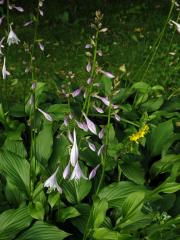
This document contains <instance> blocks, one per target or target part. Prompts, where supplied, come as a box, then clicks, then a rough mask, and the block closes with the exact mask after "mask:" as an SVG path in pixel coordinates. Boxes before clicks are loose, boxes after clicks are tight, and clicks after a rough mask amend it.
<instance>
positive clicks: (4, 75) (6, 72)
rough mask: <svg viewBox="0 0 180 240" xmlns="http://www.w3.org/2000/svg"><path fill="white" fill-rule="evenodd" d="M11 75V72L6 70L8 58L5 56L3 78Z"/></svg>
mask: <svg viewBox="0 0 180 240" xmlns="http://www.w3.org/2000/svg"><path fill="white" fill-rule="evenodd" d="M9 75H10V73H9V72H8V71H7V70H6V58H5V57H4V63H3V68H2V76H3V79H6V77H7V76H9Z"/></svg>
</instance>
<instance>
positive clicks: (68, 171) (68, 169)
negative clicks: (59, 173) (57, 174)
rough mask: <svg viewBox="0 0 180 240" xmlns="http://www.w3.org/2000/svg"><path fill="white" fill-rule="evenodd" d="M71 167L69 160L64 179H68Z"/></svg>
mask: <svg viewBox="0 0 180 240" xmlns="http://www.w3.org/2000/svg"><path fill="white" fill-rule="evenodd" d="M70 167H71V165H70V162H68V164H67V166H66V167H65V169H64V171H63V178H64V179H67V178H68V177H69V175H70V170H71V169H70Z"/></svg>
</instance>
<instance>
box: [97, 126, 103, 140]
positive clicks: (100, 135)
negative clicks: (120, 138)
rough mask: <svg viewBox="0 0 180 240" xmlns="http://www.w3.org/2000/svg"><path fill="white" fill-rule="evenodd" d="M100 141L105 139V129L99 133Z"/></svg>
mask: <svg viewBox="0 0 180 240" xmlns="http://www.w3.org/2000/svg"><path fill="white" fill-rule="evenodd" d="M98 137H99V139H102V138H103V137H104V128H102V129H101V131H100V132H99V133H98Z"/></svg>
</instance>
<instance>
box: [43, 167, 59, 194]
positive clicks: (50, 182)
mask: <svg viewBox="0 0 180 240" xmlns="http://www.w3.org/2000/svg"><path fill="white" fill-rule="evenodd" d="M58 170H59V167H58V168H57V169H56V171H55V172H54V173H53V174H52V175H51V176H50V177H49V178H48V179H47V180H46V181H45V183H44V187H47V188H50V189H53V190H56V189H57V190H58V192H60V193H62V189H61V187H60V186H59V184H58V183H57V179H56V174H57V172H58Z"/></svg>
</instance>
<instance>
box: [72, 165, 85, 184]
mask: <svg viewBox="0 0 180 240" xmlns="http://www.w3.org/2000/svg"><path fill="white" fill-rule="evenodd" d="M81 178H84V179H85V180H87V177H86V176H85V175H84V173H83V172H82V170H81V168H80V166H79V163H78V161H77V162H76V165H75V167H74V170H73V172H72V174H71V177H70V180H80V179H81Z"/></svg>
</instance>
